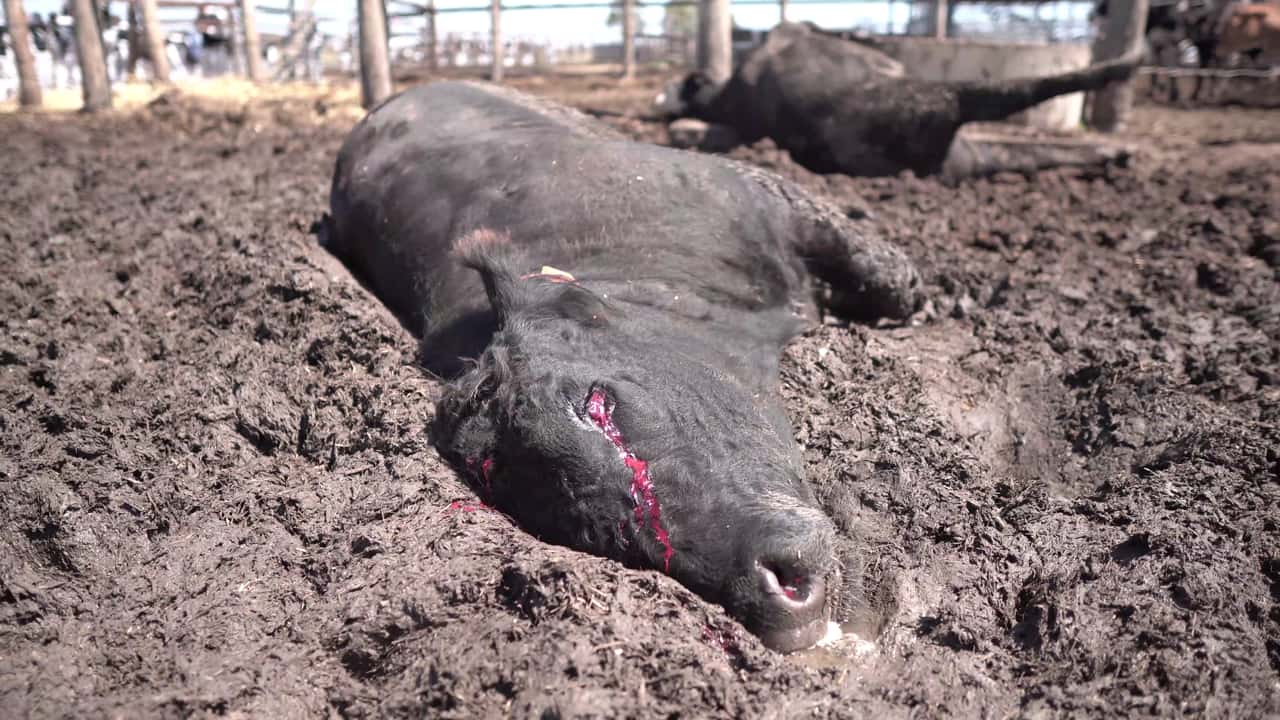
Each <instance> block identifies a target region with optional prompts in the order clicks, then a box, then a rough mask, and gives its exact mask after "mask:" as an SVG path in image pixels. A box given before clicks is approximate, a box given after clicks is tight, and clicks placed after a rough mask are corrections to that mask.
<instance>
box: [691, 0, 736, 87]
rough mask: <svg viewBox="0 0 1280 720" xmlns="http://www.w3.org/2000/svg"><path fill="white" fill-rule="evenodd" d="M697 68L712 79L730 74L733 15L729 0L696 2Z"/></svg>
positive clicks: (725, 79)
mask: <svg viewBox="0 0 1280 720" xmlns="http://www.w3.org/2000/svg"><path fill="white" fill-rule="evenodd" d="M698 10H699V12H698V69H699V70H701V71H702V72H703V74H705V75H706V76H707V78H708V79H710V80H711V82H713V83H724V82H728V80H729V76H730V75H732V74H733V17H732V15H731V14H730V13H729V0H701V2H699V3H698Z"/></svg>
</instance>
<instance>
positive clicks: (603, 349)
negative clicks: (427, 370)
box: [433, 231, 841, 651]
mask: <svg viewBox="0 0 1280 720" xmlns="http://www.w3.org/2000/svg"><path fill="white" fill-rule="evenodd" d="M457 252H458V254H459V255H460V257H461V259H462V261H463V262H464V263H465V264H466V265H468V266H470V267H472V268H474V269H476V270H477V271H479V273H480V275H481V277H482V279H483V281H484V285H485V288H486V291H487V293H488V296H489V300H490V303H491V305H492V308H493V311H494V313H495V314H496V316H497V320H498V327H499V329H498V331H497V333H496V335H495V337H494V340H493V342H492V343H491V345H490V346H489V348H488V349H487V350H486V351H485V353H484V354H483V355H482V357H480V358H479V360H478V362H477V364H476V365H475V366H474V367H473V368H472V369H471V370H470V371H469V372H468V373H466V374H465V375H463V376H462V377H460V378H458V379H457V380H455V381H454V382H452V383H451V384H450V385H449V387H448V388H447V390H446V393H445V397H444V398H443V399H442V401H441V402H440V404H439V405H438V409H437V415H436V420H435V426H434V428H433V442H434V443H435V445H436V447H437V448H438V449H439V450H440V451H441V453H442V454H443V455H444V456H445V457H447V458H448V459H449V460H450V462H452V463H454V464H455V465H456V466H459V467H460V468H464V469H465V470H466V471H468V473H469V475H470V477H471V478H472V482H473V483H474V485H475V486H476V487H477V489H478V491H479V492H480V494H481V495H482V496H484V497H485V498H486V499H488V500H489V501H490V502H491V503H492V504H493V505H494V506H495V507H497V508H498V509H500V510H502V511H504V512H506V513H508V514H509V515H511V516H512V517H513V518H515V519H516V520H517V521H518V522H519V523H520V524H521V525H522V526H523V527H524V528H525V529H527V530H529V531H530V532H532V533H533V534H535V535H537V536H538V537H540V538H542V539H544V540H547V541H550V542H555V543H560V544H564V545H567V546H570V547H573V548H576V549H579V550H582V551H586V552H590V553H593V554H597V555H602V556H605V557H611V558H615V559H618V560H621V561H623V562H625V563H627V564H629V565H632V566H636V567H646V568H653V569H657V570H659V571H662V572H665V573H668V574H669V575H671V576H672V577H674V578H675V579H676V580H678V581H679V582H681V583H682V584H684V585H685V586H686V587H688V588H690V589H691V590H693V591H695V592H697V593H698V594H700V595H702V596H703V597H705V598H707V599H709V600H711V601H713V602H717V603H720V604H721V605H723V606H724V607H725V608H726V609H727V610H728V611H729V612H730V614H732V615H733V616H735V617H736V618H737V619H738V620H739V621H741V622H742V623H743V624H744V625H745V626H746V627H747V628H748V629H749V630H750V631H752V632H753V633H755V634H756V635H758V636H759V637H760V638H761V639H762V640H763V641H764V642H765V644H767V645H768V646H770V647H772V648H774V649H777V650H782V651H791V650H796V649H800V648H804V647H808V646H810V645H812V644H813V643H814V642H816V641H817V640H818V639H820V638H821V637H822V635H823V634H824V632H825V631H826V629H827V620H828V617H829V612H828V608H829V606H830V604H831V603H830V601H831V600H832V599H833V598H832V596H833V595H835V594H836V593H837V591H838V589H839V588H840V585H841V582H840V575H841V568H840V567H839V563H838V562H837V561H836V559H835V553H834V550H833V543H834V528H833V525H832V523H831V521H830V520H829V519H828V518H827V517H826V516H825V515H824V514H823V513H822V512H821V511H820V510H819V509H818V507H817V504H816V502H815V501H814V499H813V497H812V495H811V493H810V491H809V489H808V487H807V485H806V483H805V480H804V477H803V474H802V462H801V460H800V458H799V454H798V452H797V451H796V447H795V443H794V441H793V439H792V437H791V433H790V428H789V426H788V425H787V423H786V421H785V416H784V415H783V414H782V411H781V407H780V405H778V401H777V399H776V398H763V397H760V395H762V394H763V393H760V392H758V391H753V390H752V389H751V388H748V387H745V386H744V385H743V384H742V383H741V382H740V381H738V380H737V379H735V377H734V376H733V375H732V374H730V373H726V372H723V371H722V369H718V368H716V367H713V366H711V363H708V362H706V361H700V360H698V359H696V358H695V355H697V354H698V353H694V352H689V349H688V348H685V347H681V346H680V343H679V342H674V341H671V340H666V341H664V339H663V338H664V337H667V335H664V333H663V331H662V328H655V327H653V325H654V320H653V316H652V315H651V314H650V315H645V314H644V312H643V309H640V308H636V307H634V306H629V305H627V304H626V303H620V302H616V300H610V299H608V298H606V297H604V296H603V295H601V294H598V293H597V292H593V291H592V290H591V289H590V288H589V287H588V285H589V283H587V282H585V281H584V282H581V283H580V282H578V281H577V280H574V279H573V278H572V277H570V276H565V275H557V274H552V273H541V274H538V275H537V276H532V277H530V276H523V277H522V273H524V272H526V271H527V269H528V268H525V267H523V265H522V264H521V263H522V261H521V260H518V259H516V258H515V257H514V256H513V255H512V253H513V252H514V250H512V249H511V245H510V244H509V243H507V242H505V240H504V239H503V238H501V237H499V236H496V235H494V234H492V233H488V232H485V231H481V232H479V233H475V234H473V235H471V236H469V237H468V238H467V239H465V240H463V241H461V242H460V243H459V244H458V248H457ZM535 267H536V266H535ZM567 270H571V269H567ZM646 318H648V319H646ZM771 403H772V404H771Z"/></svg>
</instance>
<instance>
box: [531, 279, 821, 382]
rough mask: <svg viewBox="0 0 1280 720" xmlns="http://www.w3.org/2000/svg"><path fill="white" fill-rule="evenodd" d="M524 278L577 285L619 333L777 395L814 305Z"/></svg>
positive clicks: (672, 287) (651, 285) (628, 283)
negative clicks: (615, 314)
mask: <svg viewBox="0 0 1280 720" xmlns="http://www.w3.org/2000/svg"><path fill="white" fill-rule="evenodd" d="M525 278H526V279H535V280H536V281H540V282H573V283H575V284H578V285H580V286H582V287H584V288H586V289H588V290H590V291H592V292H593V293H595V294H596V295H598V296H599V297H600V298H602V299H604V300H605V301H606V302H608V303H609V304H611V305H614V306H615V307H617V308H618V311H619V314H620V315H621V318H620V320H621V322H618V323H616V326H617V328H618V330H620V331H622V332H626V333H628V334H631V335H633V336H635V338H636V339H637V340H639V341H641V342H642V343H643V344H652V345H665V346H667V347H670V348H671V349H672V350H676V351H679V352H681V353H682V354H684V355H687V356H690V357H693V358H697V359H699V360H701V361H703V362H705V363H706V364H708V365H710V366H713V367H715V368H717V369H719V370H721V371H723V372H727V373H729V374H732V375H733V376H734V377H735V378H737V379H738V381H739V382H741V383H743V384H744V385H745V386H747V387H750V388H752V389H753V390H755V391H761V392H772V391H774V390H775V389H776V387H777V382H778V362H779V357H780V355H781V350H782V348H783V346H784V345H785V344H786V343H787V341H788V340H790V339H791V338H792V337H794V336H795V335H796V334H797V333H799V332H800V331H801V330H803V329H804V327H805V326H806V325H807V324H809V323H810V322H811V321H812V317H811V314H812V306H810V305H805V304H802V303H796V302H787V303H781V304H779V303H776V302H774V303H772V304H766V303H764V302H763V301H760V302H746V303H744V302H742V299H741V298H732V299H730V298H720V297H714V296H713V297H707V296H706V291H705V288H703V287H700V286H695V285H694V284H692V283H681V282H679V281H672V280H667V279H642V280H605V279H594V280H593V279H587V278H577V277H574V276H573V275H572V274H571V273H569V272H566V271H562V270H559V269H557V268H552V267H545V266H544V267H543V269H542V271H540V272H535V273H530V274H529V275H526V276H525Z"/></svg>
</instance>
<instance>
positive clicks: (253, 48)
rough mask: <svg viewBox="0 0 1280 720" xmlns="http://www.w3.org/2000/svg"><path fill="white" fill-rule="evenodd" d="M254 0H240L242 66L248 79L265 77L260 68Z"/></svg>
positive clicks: (260, 57)
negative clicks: (242, 39) (242, 34)
mask: <svg viewBox="0 0 1280 720" xmlns="http://www.w3.org/2000/svg"><path fill="white" fill-rule="evenodd" d="M254 4H255V0H240V26H241V27H242V28H244V67H245V74H247V75H248V76H249V80H251V81H253V82H256V83H259V82H262V81H263V80H264V79H266V73H265V72H264V71H263V69H262V40H261V39H260V38H259V37H258V19H257V17H256V16H255V15H254V12H255V10H254V8H253V6H254Z"/></svg>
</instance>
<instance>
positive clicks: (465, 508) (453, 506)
mask: <svg viewBox="0 0 1280 720" xmlns="http://www.w3.org/2000/svg"><path fill="white" fill-rule="evenodd" d="M455 510H461V511H462V512H465V513H472V512H480V511H482V510H483V511H486V512H495V511H494V509H493V508H491V507H489V506H488V505H485V504H484V503H476V504H474V505H472V504H471V503H466V502H462V501H461V500H454V501H453V502H451V503H449V509H448V510H446V511H445V512H446V513H448V512H452V511H455Z"/></svg>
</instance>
